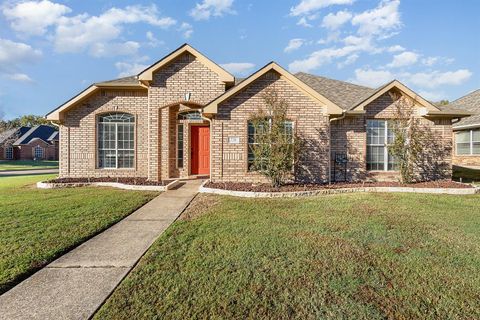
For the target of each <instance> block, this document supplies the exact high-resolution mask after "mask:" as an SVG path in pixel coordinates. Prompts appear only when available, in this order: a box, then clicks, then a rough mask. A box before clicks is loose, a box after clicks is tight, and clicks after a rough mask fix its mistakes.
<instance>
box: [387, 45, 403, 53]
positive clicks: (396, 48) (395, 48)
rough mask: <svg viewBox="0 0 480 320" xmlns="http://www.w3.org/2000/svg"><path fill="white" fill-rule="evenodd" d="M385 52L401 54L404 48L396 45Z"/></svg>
mask: <svg viewBox="0 0 480 320" xmlns="http://www.w3.org/2000/svg"><path fill="white" fill-rule="evenodd" d="M387 51H388V52H401V51H405V48H404V47H402V46H400V45H398V44H397V45H394V46H391V47H388V48H387Z"/></svg>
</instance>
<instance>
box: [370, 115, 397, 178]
mask: <svg viewBox="0 0 480 320" xmlns="http://www.w3.org/2000/svg"><path fill="white" fill-rule="evenodd" d="M369 121H379V122H380V121H381V122H384V123H385V126H384V129H383V130H384V132H383V136H384V137H383V138H384V141H383V143H368V128H369V126H368V122H369ZM388 125H389V120H386V119H367V124H366V127H367V130H366V131H367V137H366V138H367V141H366V146H367V150H366V153H365V155H366V165H367V166H368V152H369V151H368V149H369V148H368V147H382V148H383V169H373V170H368V171H370V172H375V171H377V172H378V171H381V172H383V171H387V172H395V171H398V170H397V169H395V167H394V169H389V168H388V165H389V161H388V160H389V157H391V155H390V156H389V152H388V146H389V142H388V140H389V136H388V133H389V126H388ZM392 138H393V137H392ZM394 164H395V162H394Z"/></svg>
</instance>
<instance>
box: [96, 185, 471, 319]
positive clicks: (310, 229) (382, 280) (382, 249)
mask: <svg viewBox="0 0 480 320" xmlns="http://www.w3.org/2000/svg"><path fill="white" fill-rule="evenodd" d="M95 317H96V319H191V318H193V319H479V318H480V196H448V195H441V196H438V195H423V194H345V195H335V196H322V197H316V198H303V199H240V198H232V197H219V196H205V195H202V196H199V197H197V199H196V200H195V202H194V203H193V205H192V206H190V207H189V209H187V214H186V215H185V216H184V217H183V219H181V220H178V221H177V222H175V224H174V225H172V226H171V227H170V228H169V229H168V230H167V232H166V233H165V234H163V235H162V236H161V238H160V239H158V240H157V241H156V242H155V243H154V245H153V246H152V247H151V248H150V250H149V251H148V252H147V254H146V255H145V256H144V257H143V258H142V260H141V261H140V263H139V264H138V265H137V267H136V268H135V269H134V270H133V271H132V273H130V274H129V275H128V276H127V278H126V279H125V280H124V281H123V282H122V283H121V284H120V286H119V288H117V290H115V292H114V293H113V295H112V296H111V297H110V298H109V299H108V300H107V302H106V304H104V305H103V306H102V308H101V309H100V310H99V312H98V313H97V314H96V316H95Z"/></svg>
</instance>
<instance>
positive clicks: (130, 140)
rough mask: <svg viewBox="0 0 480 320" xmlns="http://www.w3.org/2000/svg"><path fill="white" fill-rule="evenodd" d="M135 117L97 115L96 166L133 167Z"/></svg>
mask: <svg viewBox="0 0 480 320" xmlns="http://www.w3.org/2000/svg"><path fill="white" fill-rule="evenodd" d="M134 126H135V117H134V116H133V115H131V114H128V113H108V114H104V115H101V116H99V117H98V167H99V168H113V169H115V168H133V163H134V154H135V152H134V149H135V140H134V132H135V131H134V130H135V128H134Z"/></svg>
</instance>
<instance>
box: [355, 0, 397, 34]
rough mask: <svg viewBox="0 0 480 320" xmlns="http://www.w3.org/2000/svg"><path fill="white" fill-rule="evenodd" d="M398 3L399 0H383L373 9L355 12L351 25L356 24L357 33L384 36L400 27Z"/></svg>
mask: <svg viewBox="0 0 480 320" xmlns="http://www.w3.org/2000/svg"><path fill="white" fill-rule="evenodd" d="M399 5H400V0H383V1H382V2H380V4H379V5H378V7H376V8H375V9H372V10H367V11H364V12H362V13H360V14H356V15H355V16H354V17H353V18H352V25H354V26H358V33H359V34H363V35H377V36H384V37H385V36H386V35H387V32H391V31H392V30H395V29H398V28H400V27H401V21H400V13H399V11H398V7H399Z"/></svg>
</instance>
